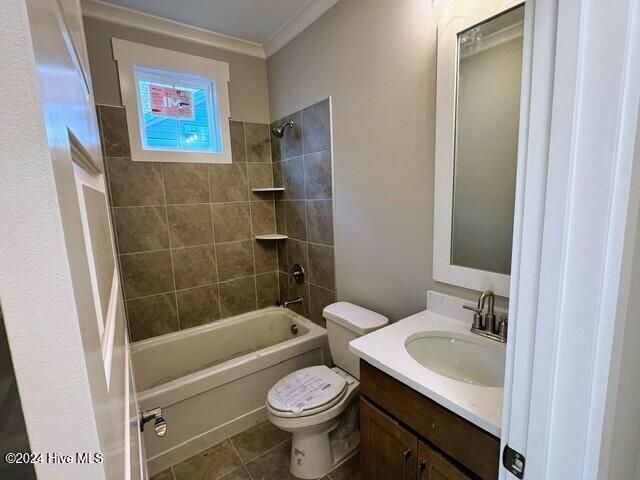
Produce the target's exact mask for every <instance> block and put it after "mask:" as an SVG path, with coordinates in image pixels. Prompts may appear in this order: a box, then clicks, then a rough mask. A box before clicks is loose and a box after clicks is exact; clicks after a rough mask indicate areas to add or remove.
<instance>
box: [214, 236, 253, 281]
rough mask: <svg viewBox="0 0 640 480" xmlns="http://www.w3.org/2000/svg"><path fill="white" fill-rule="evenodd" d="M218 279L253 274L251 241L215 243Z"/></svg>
mask: <svg viewBox="0 0 640 480" xmlns="http://www.w3.org/2000/svg"><path fill="white" fill-rule="evenodd" d="M216 259H217V261H218V275H219V277H220V281H221V282H223V281H225V280H231V279H233V278H239V277H246V276H248V275H254V274H255V270H254V263H253V262H254V260H253V241H252V240H244V241H241V242H231V243H219V244H218V245H216Z"/></svg>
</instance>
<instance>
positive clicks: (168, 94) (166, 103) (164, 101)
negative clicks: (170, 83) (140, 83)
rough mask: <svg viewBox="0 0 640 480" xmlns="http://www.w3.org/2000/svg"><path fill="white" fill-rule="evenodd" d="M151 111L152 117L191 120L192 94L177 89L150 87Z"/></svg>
mask: <svg viewBox="0 0 640 480" xmlns="http://www.w3.org/2000/svg"><path fill="white" fill-rule="evenodd" d="M149 92H150V93H151V111H152V112H153V114H154V115H158V116H163V117H171V118H176V119H178V120H193V93H192V92H187V91H185V90H179V89H177V88H169V87H159V86H155V85H151V86H150V87H149Z"/></svg>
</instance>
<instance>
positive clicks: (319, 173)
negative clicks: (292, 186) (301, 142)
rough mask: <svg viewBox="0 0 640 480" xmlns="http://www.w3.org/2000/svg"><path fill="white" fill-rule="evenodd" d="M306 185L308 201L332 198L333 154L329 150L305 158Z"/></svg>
mask: <svg viewBox="0 0 640 480" xmlns="http://www.w3.org/2000/svg"><path fill="white" fill-rule="evenodd" d="M304 183H305V192H306V193H305V198H307V200H309V199H319V198H322V199H326V198H331V196H332V191H331V190H332V182H331V152H330V151H329V150H325V151H323V152H317V153H311V154H307V155H305V156H304Z"/></svg>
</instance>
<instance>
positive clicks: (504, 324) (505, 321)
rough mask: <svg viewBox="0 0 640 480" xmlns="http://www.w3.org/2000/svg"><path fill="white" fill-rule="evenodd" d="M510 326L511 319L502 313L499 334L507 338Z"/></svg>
mask: <svg viewBox="0 0 640 480" xmlns="http://www.w3.org/2000/svg"><path fill="white" fill-rule="evenodd" d="M508 327H509V319H508V318H507V317H505V316H504V315H500V322H499V323H498V335H499V336H500V338H503V339H505V340H506V339H507V330H508Z"/></svg>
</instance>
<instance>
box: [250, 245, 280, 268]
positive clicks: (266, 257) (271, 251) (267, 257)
mask: <svg viewBox="0 0 640 480" xmlns="http://www.w3.org/2000/svg"><path fill="white" fill-rule="evenodd" d="M253 251H254V255H255V263H256V273H265V272H274V271H276V270H278V251H277V246H276V244H275V242H273V241H271V240H254V242H253Z"/></svg>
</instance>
